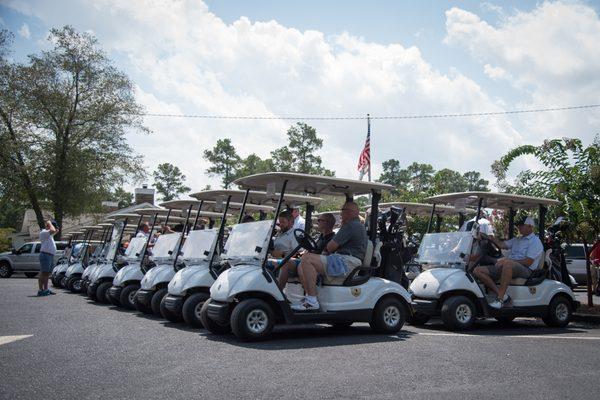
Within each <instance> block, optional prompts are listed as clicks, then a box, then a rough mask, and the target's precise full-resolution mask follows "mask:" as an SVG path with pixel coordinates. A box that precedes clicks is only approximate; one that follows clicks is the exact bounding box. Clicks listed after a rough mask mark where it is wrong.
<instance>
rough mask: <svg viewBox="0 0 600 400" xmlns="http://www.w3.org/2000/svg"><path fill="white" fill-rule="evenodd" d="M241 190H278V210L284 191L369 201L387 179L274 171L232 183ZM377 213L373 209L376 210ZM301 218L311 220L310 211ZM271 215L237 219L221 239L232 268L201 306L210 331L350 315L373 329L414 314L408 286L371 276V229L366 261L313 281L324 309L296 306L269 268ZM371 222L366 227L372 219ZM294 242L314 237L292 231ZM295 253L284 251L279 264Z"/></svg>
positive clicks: (395, 326) (344, 319) (263, 330)
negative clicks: (246, 220) (366, 196)
mask: <svg viewBox="0 0 600 400" xmlns="http://www.w3.org/2000/svg"><path fill="white" fill-rule="evenodd" d="M235 183H236V184H237V185H239V186H241V187H242V188H244V189H254V190H265V189H266V191H267V193H275V192H276V191H279V192H280V193H281V194H280V200H279V202H278V205H277V212H276V215H278V214H279V211H280V209H281V206H282V203H283V196H284V195H285V193H286V192H288V191H289V192H295V193H304V194H310V195H332V196H339V195H345V196H346V199H347V200H351V199H352V198H353V196H354V195H363V194H371V198H372V202H373V206H374V208H376V207H377V203H378V202H379V199H380V198H381V192H382V191H383V190H390V189H391V188H392V187H391V186H390V185H386V184H381V183H375V182H362V181H357V180H349V179H339V178H333V177H325V176H315V175H307V174H295V173H284V172H279V173H277V172H273V173H265V174H257V175H252V176H248V177H245V178H241V179H238V180H237V181H236V182H235ZM374 218H376V215H375V216H374ZM306 221H310V217H309V216H307V218H306ZM275 223H276V221H275V220H273V221H258V222H251V223H246V224H238V225H235V226H234V227H233V228H232V230H231V233H230V235H229V238H228V240H227V243H226V245H225V250H224V254H223V255H222V257H221V258H222V259H224V260H227V261H228V262H229V264H230V268H229V269H227V270H226V271H224V272H223V273H221V275H219V277H218V278H217V280H216V281H215V283H214V284H213V285H212V287H211V289H210V299H209V300H207V301H206V302H205V303H204V306H203V307H202V311H201V315H200V316H201V320H202V324H203V325H204V327H205V328H206V329H208V330H209V331H210V332H212V333H215V334H223V333H227V332H229V331H233V333H234V334H235V335H236V336H237V337H238V339H240V340H244V341H246V340H260V339H265V338H267V337H268V336H269V335H270V333H271V332H272V330H273V327H274V325H275V324H276V323H281V324H301V323H327V324H334V325H337V324H339V325H350V324H352V323H353V322H369V323H370V325H371V327H372V328H373V329H374V330H376V331H378V332H386V333H395V332H398V331H399V330H400V329H401V328H402V326H403V324H404V321H405V319H406V318H407V317H408V316H409V315H410V314H411V308H410V296H409V295H408V292H407V291H406V289H404V288H403V287H402V286H400V285H399V284H397V283H395V282H391V281H389V280H386V279H382V278H376V277H372V271H373V270H374V269H376V268H377V267H378V265H377V261H376V260H377V258H378V257H374V253H375V252H376V251H377V247H378V245H377V237H376V236H377V232H376V231H375V230H372V231H371V232H370V234H369V239H370V240H369V241H368V243H367V251H366V255H365V259H364V260H363V264H362V265H361V266H359V267H358V268H355V269H354V270H353V271H352V272H351V273H350V274H349V275H348V276H347V277H345V278H343V279H340V278H337V279H334V280H331V281H328V280H325V281H324V282H323V283H322V284H321V285H320V287H318V289H317V290H318V293H317V296H318V298H319V303H320V304H321V309H320V310H318V311H299V312H298V311H294V310H292V308H291V307H290V303H289V301H288V297H287V296H286V295H285V294H284V292H283V291H281V290H280V289H279V287H278V285H277V283H276V279H275V276H274V274H273V273H272V272H271V271H270V270H269V269H268V268H267V267H266V265H267V257H268V250H269V242H270V240H271V236H272V233H273V232H274V230H275ZM375 225H376V221H372V225H371V226H375ZM294 233H295V235H296V239H297V240H298V242H299V244H300V245H301V246H302V247H304V248H305V249H312V248H315V247H316V245H315V243H314V240H312V239H311V238H310V236H309V235H308V234H307V233H306V232H303V231H301V230H295V231H294ZM293 253H294V252H292V253H290V254H289V255H287V256H286V258H284V260H283V261H282V262H281V264H280V265H283V263H284V262H285V261H286V260H288V259H289V258H290V257H291V256H292V255H293Z"/></svg>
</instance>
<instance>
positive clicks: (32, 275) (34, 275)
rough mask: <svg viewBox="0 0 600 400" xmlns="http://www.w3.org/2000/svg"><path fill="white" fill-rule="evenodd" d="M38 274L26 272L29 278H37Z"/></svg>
mask: <svg viewBox="0 0 600 400" xmlns="http://www.w3.org/2000/svg"><path fill="white" fill-rule="evenodd" d="M37 274H38V273H37V272H25V276H26V277H28V278H35V277H36V276H37Z"/></svg>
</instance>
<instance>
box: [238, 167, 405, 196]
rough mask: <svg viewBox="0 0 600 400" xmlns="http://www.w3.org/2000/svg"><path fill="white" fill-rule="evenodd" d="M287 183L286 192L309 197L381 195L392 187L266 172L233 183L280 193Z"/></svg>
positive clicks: (323, 177) (338, 179)
mask: <svg viewBox="0 0 600 400" xmlns="http://www.w3.org/2000/svg"><path fill="white" fill-rule="evenodd" d="M286 181H287V185H286V192H288V191H289V192H294V193H306V194H310V195H317V194H318V195H332V196H339V195H346V196H348V197H351V196H355V195H363V194H370V193H371V192H372V191H374V192H376V193H381V192H382V191H384V190H392V189H393V188H394V187H393V186H392V185H387V184H385V183H379V182H363V181H359V180H356V179H342V178H334V177H331V176H321V175H309V174H299V173H292V172H267V173H264V174H255V175H250V176H246V177H244V178H240V179H237V180H236V181H234V183H235V184H236V185H239V186H240V187H242V188H244V189H254V190H265V189H267V188H269V189H271V188H274V190H275V191H276V192H278V191H281V189H282V187H283V183H284V182H286Z"/></svg>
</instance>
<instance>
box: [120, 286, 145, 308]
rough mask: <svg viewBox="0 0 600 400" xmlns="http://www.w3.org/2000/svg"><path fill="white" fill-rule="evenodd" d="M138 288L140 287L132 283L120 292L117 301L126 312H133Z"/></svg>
mask: <svg viewBox="0 0 600 400" xmlns="http://www.w3.org/2000/svg"><path fill="white" fill-rule="evenodd" d="M139 288H140V285H136V284H135V283H132V284H131V285H127V286H125V287H124V288H123V290H121V295H120V297H119V301H120V302H121V305H122V306H123V307H125V308H127V309H128V310H135V293H136V292H137V290H138V289H139Z"/></svg>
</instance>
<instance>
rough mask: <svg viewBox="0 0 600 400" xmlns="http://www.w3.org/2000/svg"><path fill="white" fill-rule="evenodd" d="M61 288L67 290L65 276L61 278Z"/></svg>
mask: <svg viewBox="0 0 600 400" xmlns="http://www.w3.org/2000/svg"><path fill="white" fill-rule="evenodd" d="M60 287H61V288H63V289H66V288H67V277H66V276H63V277H62V278H60Z"/></svg>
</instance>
